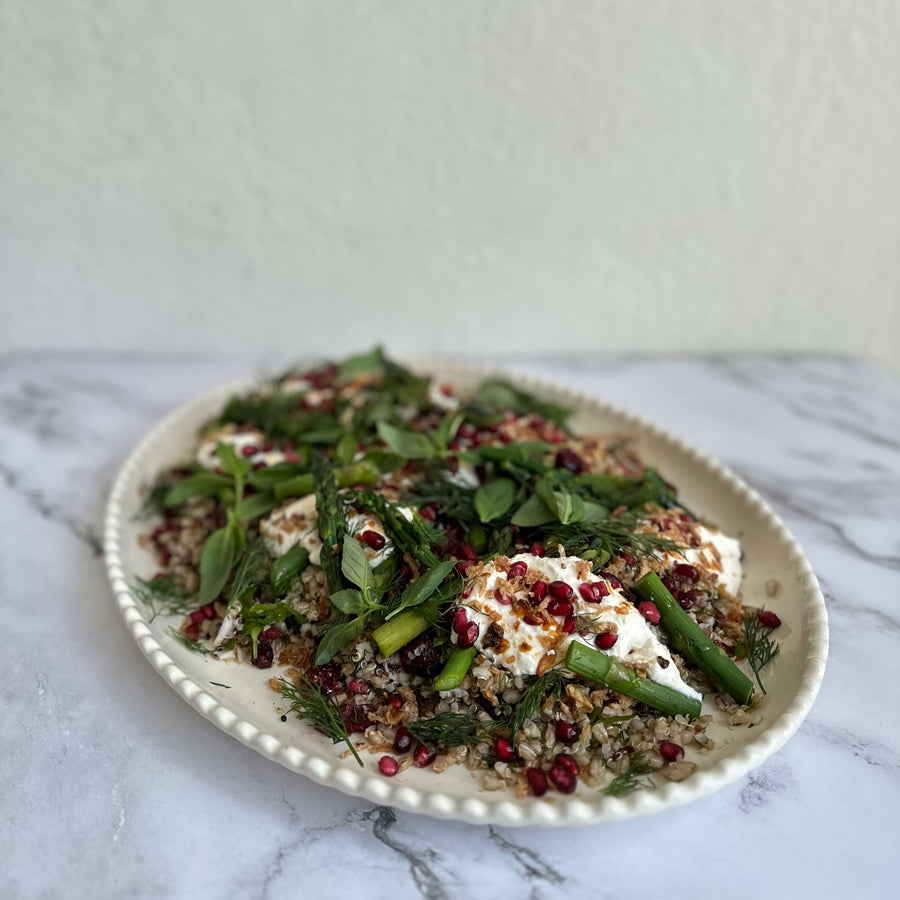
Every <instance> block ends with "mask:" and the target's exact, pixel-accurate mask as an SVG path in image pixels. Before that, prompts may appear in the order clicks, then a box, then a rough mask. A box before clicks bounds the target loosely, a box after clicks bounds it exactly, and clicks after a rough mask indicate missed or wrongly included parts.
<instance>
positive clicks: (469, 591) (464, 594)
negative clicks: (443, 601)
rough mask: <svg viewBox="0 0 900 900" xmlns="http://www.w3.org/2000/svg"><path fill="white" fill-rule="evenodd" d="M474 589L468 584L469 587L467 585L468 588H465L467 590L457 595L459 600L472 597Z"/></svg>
mask: <svg viewBox="0 0 900 900" xmlns="http://www.w3.org/2000/svg"><path fill="white" fill-rule="evenodd" d="M474 587H475V585H473V584H470V585H469V586H468V587H467V588H466V589H465V590H464V591H463V592H462V593H461V594H460V595H459V597H460V599H461V600H468V599H469V597H471V596H472V590H473V588H474Z"/></svg>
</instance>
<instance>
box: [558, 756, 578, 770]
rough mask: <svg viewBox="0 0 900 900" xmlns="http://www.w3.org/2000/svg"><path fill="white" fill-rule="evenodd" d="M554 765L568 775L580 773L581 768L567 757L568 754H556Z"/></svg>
mask: <svg viewBox="0 0 900 900" xmlns="http://www.w3.org/2000/svg"><path fill="white" fill-rule="evenodd" d="M556 765H558V766H560V767H561V768H563V769H565V770H566V771H567V772H568V773H569V774H570V775H577V774H578V773H579V772H580V771H581V766H579V765H578V763H577V762H575V758H574V757H573V756H569V754H568V753H557V754H556Z"/></svg>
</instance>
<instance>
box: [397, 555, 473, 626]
mask: <svg viewBox="0 0 900 900" xmlns="http://www.w3.org/2000/svg"><path fill="white" fill-rule="evenodd" d="M455 565H456V563H455V562H454V560H452V559H447V560H444V561H443V562H440V563H438V564H437V565H436V566H433V567H432V568H430V569H429V570H428V571H427V572H425V573H423V574H422V575H421V576H420V577H419V578H417V579H416V580H415V581H414V582H412V584H410V585H409V587H407V588H406V590H405V591H404V592H403V594H402V595H401V596H400V602H399V603H398V604H397V606H396V607H395V608H394V609H392V610H391V611H390V613H388V615H387V616H386V618H387V619H392V618H393V617H394V616H396V615H397V613H400V612H402V611H403V610H405V609H413V608H415V607H416V606H421V605H422V604H423V603H425V602H426V601H427V600H429V599H430V598H431V596H432V595H433V594H434V592H435V591H436V590H437V589H438V587H439V586H440V584H441V582H442V581H443V580H444V579H445V578H446V577H447V576H448V575H449V574H450V573H451V572H452V571H453V567H454V566H455Z"/></svg>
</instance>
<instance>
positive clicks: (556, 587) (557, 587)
mask: <svg viewBox="0 0 900 900" xmlns="http://www.w3.org/2000/svg"><path fill="white" fill-rule="evenodd" d="M547 590H549V591H550V596H551V597H556V599H557V600H568V599H569V598H570V597H571V596H572V594H574V593H575V592H574V591H573V590H572V587H571V585H568V584H566V583H565V582H564V581H551V582H550V584H549V585H548V586H547Z"/></svg>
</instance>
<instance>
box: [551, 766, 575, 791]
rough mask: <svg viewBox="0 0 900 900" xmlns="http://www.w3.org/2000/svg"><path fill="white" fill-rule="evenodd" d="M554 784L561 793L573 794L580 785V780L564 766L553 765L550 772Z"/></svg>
mask: <svg viewBox="0 0 900 900" xmlns="http://www.w3.org/2000/svg"><path fill="white" fill-rule="evenodd" d="M548 775H549V777H550V780H551V781H552V782H553V786H554V787H555V788H556V789H557V790H558V791H559V792H560V793H561V794H571V793H572V792H573V791H574V790H575V788H576V787H577V785H578V781H577V779H576V778H575V776H574V775H573V774H572V773H571V772H567V771H566V770H565V769H564V768H563V767H562V766H553V768H551V769H550V771H549V773H548Z"/></svg>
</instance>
